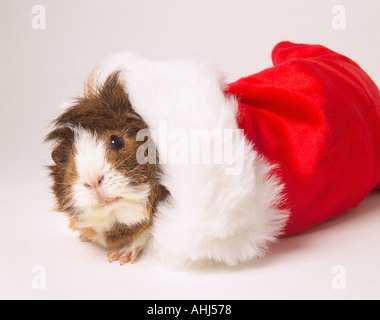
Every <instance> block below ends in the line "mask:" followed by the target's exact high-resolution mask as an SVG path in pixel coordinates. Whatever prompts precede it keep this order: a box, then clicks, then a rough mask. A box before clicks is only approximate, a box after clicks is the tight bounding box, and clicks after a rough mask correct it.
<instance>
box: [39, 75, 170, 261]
mask: <svg viewBox="0 0 380 320" xmlns="http://www.w3.org/2000/svg"><path fill="white" fill-rule="evenodd" d="M53 124H54V128H53V130H52V131H51V132H50V133H49V134H48V135H47V137H46V141H53V142H54V143H55V144H54V147H53V151H52V159H53V161H54V165H51V166H50V167H49V169H50V176H51V177H52V180H53V186H52V190H53V192H54V195H55V198H56V205H57V210H58V211H61V212H64V213H66V214H67V215H68V217H69V220H70V224H69V226H70V227H71V228H72V229H73V230H75V231H79V234H80V239H81V240H82V241H90V242H93V243H95V244H97V245H100V246H103V247H105V248H107V249H109V250H111V251H110V253H109V255H108V258H109V261H110V262H112V261H117V260H118V261H119V262H120V264H121V265H123V264H125V263H127V262H131V263H134V262H135V261H136V258H137V256H138V254H139V252H140V251H141V250H142V249H143V248H144V246H145V244H146V243H147V242H148V241H149V238H150V227H151V224H152V220H153V218H154V215H155V212H156V208H157V205H158V203H159V202H160V201H162V200H164V199H165V198H166V196H167V194H168V192H167V190H166V189H165V188H164V187H163V186H162V185H160V175H161V172H160V167H159V165H158V164H157V161H146V163H144V162H143V161H139V160H138V157H137V151H138V150H139V148H140V147H142V146H143V144H144V143H145V141H146V140H147V139H146V138H147V137H145V139H137V134H138V133H139V132H141V130H144V129H145V130H146V129H147V125H146V123H145V122H144V120H143V119H142V118H141V117H140V116H139V115H138V114H137V113H136V112H135V111H134V110H133V108H132V106H131V104H130V101H129V99H128V95H127V93H126V92H125V90H124V88H123V85H122V84H121V82H120V81H119V72H118V71H115V72H113V73H112V74H111V75H109V76H108V78H107V79H106V80H105V81H104V82H103V83H102V84H101V85H96V83H95V81H94V80H93V79H92V78H91V77H90V78H89V82H88V83H87V84H86V85H85V89H84V94H83V96H81V97H78V98H77V99H75V100H74V103H73V104H72V105H71V106H70V107H69V108H67V109H66V110H65V111H64V112H63V113H62V114H61V115H60V116H59V117H58V118H57V119H56V120H55V121H54V123H53ZM139 140H142V141H139ZM153 147H154V146H153ZM147 152H148V150H145V152H144V154H145V155H147ZM153 154H155V153H153ZM155 156H158V155H157V154H155Z"/></svg>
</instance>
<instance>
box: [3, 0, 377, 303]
mask: <svg viewBox="0 0 380 320" xmlns="http://www.w3.org/2000/svg"><path fill="white" fill-rule="evenodd" d="M34 5H43V6H44V7H45V8H46V23H47V24H46V29H45V30H35V29H33V28H32V24H31V22H32V19H33V17H34V14H33V13H32V8H33V6H34ZM335 5H343V6H344V8H345V9H346V28H345V29H343V30H335V29H334V28H333V27H332V25H331V22H332V20H333V18H334V14H333V13H332V8H333V7H334V6H335ZM379 18H380V1H378V0H362V1H355V0H352V1H348V0H339V1H329V0H324V1H315V0H312V1H309V0H299V1H298V0H297V1H296V0H286V1H285V0H276V1H273V0H251V1H241V0H240V1H239V0H230V1H221V0H217V1H216V0H215V1H210V0H186V1H183V0H178V1H177V0H176V1H169V0H155V1H154V0H151V1H148V0H138V1H137V0H125V1H123V0H111V1H110V0H107V1H106V0H91V1H90V0H80V1H78V0H65V1H58V0H49V1H42V0H41V1H31V0H18V1H13V0H0V36H1V37H0V39H1V44H0V66H1V68H0V70H1V73H0V94H1V100H0V101H1V102H0V152H1V157H0V197H1V201H0V252H1V258H0V261H1V262H0V298H2V299H16V298H17V299H18V298H21V299H58V298H60V299H62V298H63V299H88V298H90V299H111V298H113V299H379V298H380V271H379V270H380V232H379V231H380V193H379V192H374V193H372V194H370V195H369V197H368V198H367V199H366V200H365V201H364V202H363V203H362V204H361V205H360V206H359V207H358V208H355V209H352V210H350V211H349V212H347V213H346V214H344V215H342V216H340V217H338V218H335V219H332V220H330V221H327V222H325V223H323V224H321V225H320V226H318V227H316V228H313V229H312V230H310V231H308V232H305V233H303V234H301V235H298V236H294V237H290V238H286V239H282V240H281V241H280V243H279V244H278V245H276V246H274V247H273V248H272V252H271V253H270V254H269V255H267V256H266V257H264V258H261V259H259V260H256V261H253V262H251V263H247V264H244V265H240V266H237V267H233V268H228V267H222V266H219V267H215V268H211V269H207V270H194V271H178V270H177V271H174V270H169V269H166V268H165V267H163V266H158V265H156V264H154V262H147V261H141V260H140V261H139V262H138V263H137V264H135V265H126V266H124V267H120V266H119V265H118V264H115V263H114V264H109V263H108V262H107V259H106V251H105V250H103V249H101V248H98V247H95V246H93V245H90V244H85V243H81V242H80V241H79V240H78V239H77V236H76V235H75V234H74V233H73V232H72V231H70V230H69V229H68V228H67V224H68V223H67V220H66V218H65V217H64V215H63V214H60V213H56V212H54V211H53V207H54V199H53V197H52V195H51V193H50V191H49V185H50V180H49V179H48V177H47V170H46V169H45V168H44V166H45V165H48V164H49V163H50V160H49V159H50V153H49V148H48V146H46V145H44V144H43V143H42V140H43V138H44V136H45V135H46V134H47V133H48V131H49V123H50V122H51V121H52V120H53V119H54V117H56V116H57V114H58V111H57V109H58V106H59V105H60V104H61V103H62V102H64V101H68V100H70V99H71V98H73V97H75V96H77V95H78V94H80V92H81V89H82V84H83V82H84V80H85V79H86V77H87V76H88V74H89V73H90V71H91V70H92V69H93V68H94V67H95V66H96V65H98V64H99V63H100V62H101V61H102V60H103V59H104V58H106V57H107V56H108V55H109V54H111V53H115V52H119V51H123V50H132V51H135V52H136V53H138V54H141V55H143V56H145V57H148V58H153V59H168V58H174V57H179V56H194V55H196V56H202V57H205V58H207V59H209V60H211V61H213V62H214V63H215V64H216V65H217V66H219V68H220V69H221V70H222V71H224V72H225V74H226V75H227V78H228V80H230V81H233V80H237V79H238V78H239V77H242V76H246V75H249V74H252V73H255V72H258V71H260V70H262V69H264V68H266V67H270V66H271V61H270V53H271V49H272V48H273V47H274V45H275V44H276V43H277V42H279V41H281V40H290V41H293V42H306V43H319V44H323V45H325V46H328V47H330V48H331V49H333V50H335V51H338V52H341V53H343V54H345V55H348V56H349V57H351V58H352V59H354V60H355V61H356V62H358V63H359V64H360V65H361V66H362V67H363V69H364V70H365V71H366V72H367V73H368V74H369V75H370V76H371V77H372V78H373V79H374V81H375V82H376V83H377V84H378V85H379V83H380V64H379V62H378V60H379V57H380V41H379V40H380V39H379V27H380V22H379V21H380V19H379ZM347 161H349V159H347ZM35 266H42V268H43V269H44V270H45V275H46V287H45V289H42V290H37V289H38V288H37V289H36V287H33V284H34V283H36V278H35V277H36V276H38V275H40V274H39V273H33V271H36V270H37V269H34V267H35ZM335 266H342V268H343V269H339V270H340V272H339V273H336V274H334V273H333V271H334V267H335ZM342 270H344V271H345V280H346V281H345V285H346V288H345V289H339V288H337V286H336V283H337V282H336V280H337V278H336V277H342V276H344V273H342ZM339 279H341V278H339ZM37 280H38V279H37Z"/></svg>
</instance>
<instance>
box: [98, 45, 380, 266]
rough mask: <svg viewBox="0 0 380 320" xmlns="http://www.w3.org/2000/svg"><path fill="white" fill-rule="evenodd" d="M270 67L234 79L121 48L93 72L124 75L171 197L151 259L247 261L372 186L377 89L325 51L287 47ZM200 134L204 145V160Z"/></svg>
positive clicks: (204, 66) (379, 164) (379, 160)
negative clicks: (204, 141) (200, 149)
mask: <svg viewBox="0 0 380 320" xmlns="http://www.w3.org/2000/svg"><path fill="white" fill-rule="evenodd" d="M273 62H274V64H275V66H274V67H272V68H270V69H267V70H264V71H263V72H260V73H258V74H255V75H252V76H250V77H247V78H243V79H241V80H239V81H237V82H235V83H232V84H229V85H226V82H225V79H224V77H223V76H222V75H221V74H220V73H219V72H218V71H217V70H216V69H215V68H214V67H213V66H211V65H210V64H209V63H205V62H200V61H195V60H186V59H178V60H172V61H162V62H157V61H150V60H146V59H142V58H140V57H137V56H135V55H133V54H131V53H122V54H117V55H113V56H111V57H110V58H109V59H108V60H107V61H106V62H105V63H104V64H103V66H102V68H101V69H100V70H102V71H101V72H100V74H99V75H100V77H106V76H107V75H108V74H110V73H111V72H113V71H115V70H116V69H118V70H121V71H122V72H121V75H122V79H123V81H124V82H125V87H126V91H127V93H128V95H129V99H130V101H131V104H132V106H133V108H134V109H135V110H136V112H137V113H139V114H140V116H141V117H142V118H143V119H144V120H145V121H146V123H147V124H148V126H149V129H150V131H151V134H152V137H153V140H154V142H155V144H156V146H157V150H158V152H159V158H160V162H161V163H162V168H163V171H164V175H163V179H162V184H163V185H165V187H166V188H167V189H168V190H169V192H170V195H171V196H170V200H169V201H168V202H164V203H162V204H161V205H160V206H159V208H158V211H157V214H156V217H155V220H154V224H153V231H152V233H153V238H152V242H151V247H150V249H151V250H150V251H149V252H150V254H152V255H153V256H154V257H160V258H162V259H163V260H165V261H169V262H171V263H174V264H185V263H189V262H190V263H192V262H198V261H209V260H212V261H217V262H224V263H227V264H236V263H238V262H242V261H247V260H250V259H252V258H254V257H257V256H261V255H263V254H264V253H265V252H266V251H267V250H268V247H269V245H270V244H271V243H273V242H275V241H276V240H277V239H278V237H279V236H281V235H288V234H293V233H296V232H300V231H303V230H305V229H308V228H310V227H312V226H313V225H315V224H317V223H319V222H321V221H323V220H326V219H327V218H330V217H332V216H334V215H337V214H340V213H342V212H344V211H346V210H347V209H349V208H351V207H353V206H355V205H357V204H358V203H359V202H360V201H361V200H362V199H363V198H364V197H365V195H367V194H368V192H370V190H371V189H372V188H373V187H374V186H375V185H376V184H378V183H379V179H380V105H379V103H380V102H379V101H380V94H379V90H378V89H377V87H376V85H375V84H374V83H373V82H372V81H371V80H370V78H369V77H368V76H367V75H366V74H365V73H364V71H362V69H360V67H359V66H358V65H357V64H355V63H354V62H352V61H351V60H349V59H348V58H346V57H344V56H342V55H339V54H337V53H335V52H332V51H330V50H329V49H326V48H324V47H322V46H310V45H297V44H292V43H289V42H286V43H281V44H279V45H278V46H277V47H276V48H275V49H274V51H273ZM248 73H249V70H248ZM197 139H206V140H207V143H206V144H207V145H208V152H206V153H207V156H206V158H202V152H200V153H198V152H199V148H198V149H197V146H198V147H199V144H197V141H198V142H199V140H197ZM195 140H197V141H195ZM186 143H187V144H186ZM183 146H187V152H186V148H185V149H183ZM202 146H205V145H202ZM194 152H195V155H194Z"/></svg>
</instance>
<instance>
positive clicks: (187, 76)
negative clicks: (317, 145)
mask: <svg viewBox="0 0 380 320" xmlns="http://www.w3.org/2000/svg"><path fill="white" fill-rule="evenodd" d="M115 69H120V70H122V75H123V78H124V80H125V85H126V88H127V93H128V94H129V98H130V101H131V103H132V106H133V108H134V109H135V110H136V111H137V112H138V113H139V114H140V115H141V116H142V118H143V119H144V120H145V121H146V122H147V124H148V126H149V128H150V130H151V132H152V136H153V138H154V140H155V142H156V145H157V148H158V152H159V154H160V157H163V158H165V157H166V155H167V147H168V145H167V141H164V140H165V139H162V137H160V123H162V121H165V125H166V126H167V129H168V130H169V131H170V130H173V129H181V130H182V132H185V134H188V136H190V135H191V131H192V130H194V129H202V130H205V129H207V130H210V131H212V130H215V129H219V130H222V131H223V130H230V131H231V132H232V133H233V139H229V140H228V139H223V138H221V137H217V138H215V139H214V140H212V142H211V143H212V147H215V148H216V147H217V145H219V143H220V142H222V144H223V148H224V150H227V151H231V152H233V154H234V157H235V158H234V159H235V165H236V164H237V162H238V161H242V159H243V160H244V161H243V164H244V165H243V166H241V167H239V170H238V171H237V172H235V174H231V172H230V174H226V173H228V170H229V169H231V164H227V163H225V162H224V163H221V164H192V163H190V164H185V163H180V164H173V163H171V162H170V161H169V163H168V164H165V165H164V166H163V169H164V177H163V184H164V185H165V186H166V187H167V188H168V190H169V191H170V193H171V196H172V197H171V200H170V202H169V203H162V204H161V205H160V206H159V208H158V212H157V215H156V218H155V221H154V225H153V229H152V234H153V239H152V247H151V250H150V253H151V254H152V255H153V257H156V258H158V257H160V258H162V259H163V260H165V261H167V262H169V263H173V264H175V265H178V264H181V265H182V264H187V263H193V262H198V261H209V260H212V261H217V262H223V263H227V264H230V265H233V264H236V263H238V262H243V261H248V260H250V259H252V258H254V257H257V256H261V255H263V254H264V253H265V251H266V250H267V249H268V245H269V244H270V243H272V242H274V241H276V239H277V237H278V236H279V235H280V234H281V233H282V231H283V228H284V226H285V223H286V221H287V219H288V212H287V211H285V210H279V209H278V205H279V204H281V202H282V200H283V199H282V190H283V188H282V185H281V183H280V182H279V181H278V180H277V179H276V178H275V177H274V176H273V175H272V174H271V169H272V168H271V166H270V165H268V164H267V163H266V161H265V160H264V159H263V158H261V157H259V156H258V155H257V153H256V152H255V151H254V149H253V146H252V145H250V143H249V142H248V141H247V140H246V139H245V137H244V135H243V134H242V133H241V132H239V131H237V129H238V127H237V122H236V115H237V109H238V108H237V106H238V103H237V101H236V100H235V99H234V98H232V97H226V96H225V95H224V92H223V89H224V84H225V81H224V78H223V77H222V76H221V75H220V74H219V73H218V72H217V71H216V70H215V69H214V68H213V67H212V66H210V65H209V64H208V63H205V62H197V61H191V60H174V61H167V62H153V61H149V60H145V59H141V58H139V57H136V56H134V55H133V54H131V53H123V54H119V55H114V56H111V57H110V59H109V60H108V61H107V62H106V63H105V64H104V66H103V68H102V69H101V70H102V72H101V74H102V77H105V76H106V75H107V74H109V73H110V72H112V71H114V70H115ZM220 139H223V140H222V141H220ZM166 160H167V159H166ZM232 167H233V166H232Z"/></svg>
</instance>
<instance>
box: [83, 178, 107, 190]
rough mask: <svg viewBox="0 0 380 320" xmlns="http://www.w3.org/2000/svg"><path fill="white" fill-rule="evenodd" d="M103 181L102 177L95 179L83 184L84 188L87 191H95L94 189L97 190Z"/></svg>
mask: <svg viewBox="0 0 380 320" xmlns="http://www.w3.org/2000/svg"><path fill="white" fill-rule="evenodd" d="M103 181H104V176H101V177H97V178H96V179H93V180H91V181H88V182H85V183H84V186H85V187H86V188H87V189H96V188H99V187H100V186H101V185H102V184H103Z"/></svg>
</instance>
